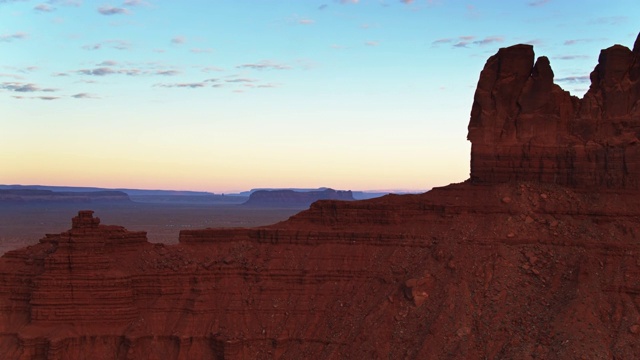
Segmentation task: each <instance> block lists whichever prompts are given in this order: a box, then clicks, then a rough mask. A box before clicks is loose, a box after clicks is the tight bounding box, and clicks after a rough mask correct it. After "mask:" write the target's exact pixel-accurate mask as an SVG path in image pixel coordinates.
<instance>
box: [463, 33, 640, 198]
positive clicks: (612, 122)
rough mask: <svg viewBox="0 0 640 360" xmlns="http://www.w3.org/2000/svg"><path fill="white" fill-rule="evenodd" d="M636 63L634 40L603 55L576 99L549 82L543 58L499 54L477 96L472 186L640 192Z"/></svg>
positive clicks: (639, 47)
mask: <svg viewBox="0 0 640 360" xmlns="http://www.w3.org/2000/svg"><path fill="white" fill-rule="evenodd" d="M639 39H640V37H639ZM639 57H640V41H639V40H636V43H635V46H634V49H633V50H629V49H628V48H626V47H624V46H621V45H614V46H612V47H610V48H608V49H605V50H602V51H601V52H600V57H599V59H598V65H597V66H596V68H595V69H594V70H593V72H592V73H591V86H590V88H589V90H588V91H587V93H586V94H585V95H584V97H583V98H582V99H578V98H576V97H574V96H570V95H569V93H568V92H566V91H564V90H562V89H561V88H560V87H559V86H558V85H556V84H554V83H553V71H552V70H551V67H550V65H549V60H548V59H547V58H546V57H544V56H542V57H539V58H538V59H537V60H536V61H535V63H534V54H533V47H532V46H531V45H516V46H511V47H508V48H503V49H500V50H499V51H498V53H497V54H496V55H494V56H492V57H491V58H489V60H488V61H487V64H486V65H485V67H484V69H483V70H482V73H481V74H480V80H479V81H478V87H477V90H476V93H475V97H474V102H473V108H472V111H471V121H470V122H469V135H468V139H469V140H470V141H471V143H472V148H471V180H472V181H474V182H481V183H482V182H484V183H496V182H506V181H514V180H524V181H542V182H550V183H555V184H560V185H568V186H571V187H574V188H613V189H631V190H639V186H640V183H639V181H640V143H639V142H638V136H639V134H640V104H639V103H638V99H639V98H640V60H639Z"/></svg>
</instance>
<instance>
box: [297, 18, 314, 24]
mask: <svg viewBox="0 0 640 360" xmlns="http://www.w3.org/2000/svg"><path fill="white" fill-rule="evenodd" d="M298 24H302V25H311V24H315V20H312V19H307V18H303V19H299V20H298Z"/></svg>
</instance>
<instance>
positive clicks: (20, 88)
mask: <svg viewBox="0 0 640 360" xmlns="http://www.w3.org/2000/svg"><path fill="white" fill-rule="evenodd" d="M0 89H2V90H8V91H15V92H21V93H27V92H55V91H58V90H57V89H53V88H41V87H39V86H38V85H36V84H32V83H23V82H3V83H0Z"/></svg>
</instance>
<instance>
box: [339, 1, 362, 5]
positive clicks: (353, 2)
mask: <svg viewBox="0 0 640 360" xmlns="http://www.w3.org/2000/svg"><path fill="white" fill-rule="evenodd" d="M359 2H360V0H340V4H357V3H359Z"/></svg>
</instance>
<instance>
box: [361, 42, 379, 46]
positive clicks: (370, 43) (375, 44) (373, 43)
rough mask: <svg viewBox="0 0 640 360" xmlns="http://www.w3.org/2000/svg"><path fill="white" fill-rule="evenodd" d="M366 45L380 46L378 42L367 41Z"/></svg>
mask: <svg viewBox="0 0 640 360" xmlns="http://www.w3.org/2000/svg"><path fill="white" fill-rule="evenodd" d="M364 44H365V45H367V46H378V45H380V42H378V41H367V42H365V43H364Z"/></svg>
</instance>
